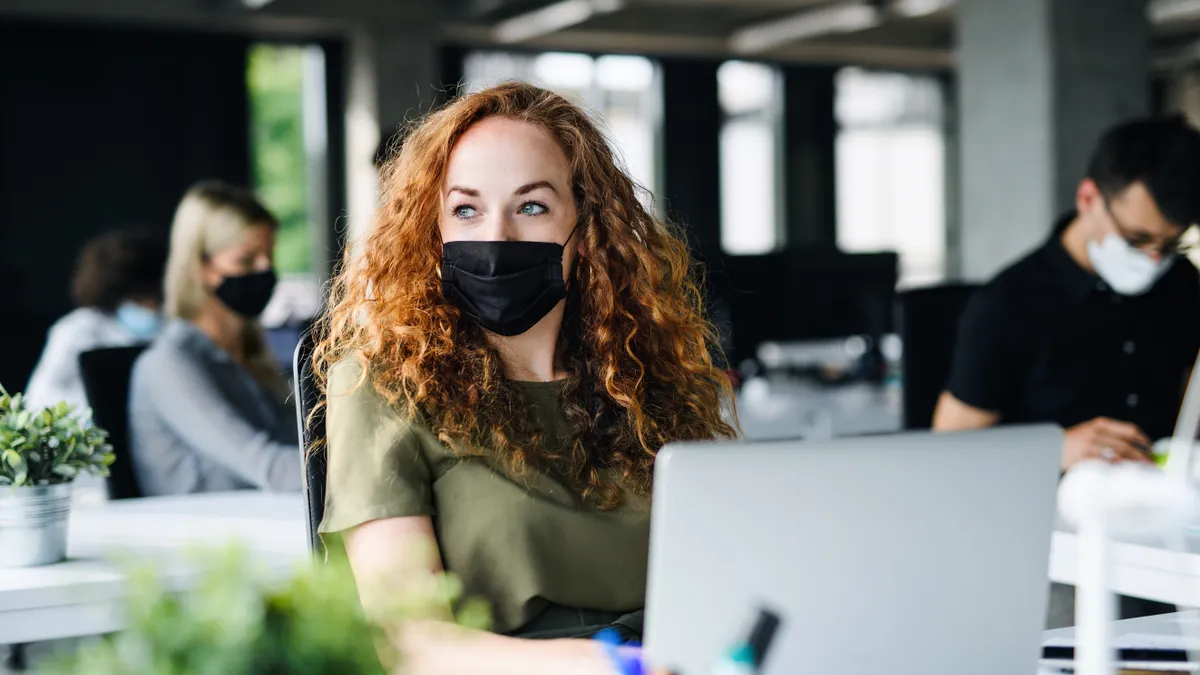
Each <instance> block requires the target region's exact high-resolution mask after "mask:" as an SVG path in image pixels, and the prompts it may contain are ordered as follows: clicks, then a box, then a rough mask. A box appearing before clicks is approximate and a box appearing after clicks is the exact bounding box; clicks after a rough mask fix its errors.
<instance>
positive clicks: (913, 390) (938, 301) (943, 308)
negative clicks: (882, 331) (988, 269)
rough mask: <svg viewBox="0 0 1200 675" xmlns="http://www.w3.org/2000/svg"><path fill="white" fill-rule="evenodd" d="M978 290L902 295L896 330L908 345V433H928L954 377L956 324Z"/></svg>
mask: <svg viewBox="0 0 1200 675" xmlns="http://www.w3.org/2000/svg"><path fill="white" fill-rule="evenodd" d="M978 289H979V286H978V285H975V284H947V285H944V286H930V287H927V288H916V289H912V290H908V291H904V292H903V293H900V294H899V295H898V299H899V300H898V310H899V311H898V314H899V316H897V324H898V326H899V329H900V339H901V341H902V343H903V345H904V355H903V357H902V358H901V368H902V369H903V371H904V376H903V377H904V389H903V399H904V428H906V429H928V428H929V427H930V426H932V425H933V412H934V409H935V408H937V401H938V397H940V396H941V394H942V390H943V389H945V387H946V380H947V379H949V377H950V366H951V363H952V362H953V359H954V343H955V341H956V340H957V338H958V323H959V319H960V318H962V313H963V310H964V309H965V308H966V306H967V302H968V301H969V300H970V299H971V295H972V294H974V293H975V291H976V290H978Z"/></svg>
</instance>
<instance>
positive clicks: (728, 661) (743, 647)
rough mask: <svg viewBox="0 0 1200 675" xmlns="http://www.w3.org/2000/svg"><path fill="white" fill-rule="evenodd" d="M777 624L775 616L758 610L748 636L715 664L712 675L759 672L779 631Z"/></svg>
mask: <svg viewBox="0 0 1200 675" xmlns="http://www.w3.org/2000/svg"><path fill="white" fill-rule="evenodd" d="M779 623H780V621H779V616H778V615H777V614H775V613H774V612H771V611H768V610H765V609H759V610H758V618H757V619H756V620H755V621H754V627H753V628H752V629H750V634H749V635H748V636H747V637H746V639H745V640H744V641H742V642H739V643H737V644H735V645H734V646H733V648H732V649H730V650H729V652H728V653H727V654H726V655H725V657H724V658H722V659H721V660H720V661H719V662H717V665H716V668H715V669H714V670H713V673H712V675H755V674H756V673H758V672H760V671H761V670H762V664H763V661H765V660H766V657H767V651H768V650H769V649H770V648H771V642H772V641H773V640H774V639H775V633H776V632H777V631H778V630H779Z"/></svg>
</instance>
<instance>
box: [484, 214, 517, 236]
mask: <svg viewBox="0 0 1200 675" xmlns="http://www.w3.org/2000/svg"><path fill="white" fill-rule="evenodd" d="M486 234H487V237H486V240H487V241H516V239H517V230H516V227H515V223H513V220H512V217H510V216H508V215H496V216H494V217H492V218H489V219H488V224H487V230H486Z"/></svg>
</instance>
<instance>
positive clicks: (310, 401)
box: [292, 331, 326, 555]
mask: <svg viewBox="0 0 1200 675" xmlns="http://www.w3.org/2000/svg"><path fill="white" fill-rule="evenodd" d="M314 346H315V338H314V337H313V333H312V331H308V332H306V333H305V334H304V336H303V337H301V338H300V342H299V343H298V344H297V345H296V353H295V354H294V355H293V358H292V375H293V380H294V381H295V394H296V423H297V424H298V425H299V433H298V434H297V437H298V438H299V439H300V461H301V463H302V464H303V466H304V503H305V507H306V508H307V511H308V514H307V515H308V545H309V548H311V549H312V551H313V553H314V554H318V555H323V553H324V551H325V544H324V542H322V541H321V537H320V535H318V534H317V526H318V525H320V524H321V519H322V518H324V517H325V467H326V462H325V409H324V408H321V409H320V410H319V411H318V412H317V413H316V414H315V415H314V414H313V411H314V410H316V409H317V404H318V403H320V401H321V392H320V391H319V390H318V389H317V383H316V380H315V379H314V377H313V369H312V356H313V347H314Z"/></svg>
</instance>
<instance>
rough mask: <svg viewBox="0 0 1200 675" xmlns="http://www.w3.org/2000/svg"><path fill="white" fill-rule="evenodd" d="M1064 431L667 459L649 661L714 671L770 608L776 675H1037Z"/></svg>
mask: <svg viewBox="0 0 1200 675" xmlns="http://www.w3.org/2000/svg"><path fill="white" fill-rule="evenodd" d="M1061 448H1062V432H1061V430H1059V429H1058V428H1057V427H1052V426H1037V427H1010V428H1003V429H991V430H986V431H973V432H963V433H953V434H931V433H909V434H899V435H893V436H872V437H863V438H854V439H840V440H833V441H824V442H813V443H806V442H802V441H777V442H770V443H753V444H751V443H733V442H730V443H706V444H681V445H673V446H668V447H666V448H664V449H663V451H662V452H661V453H659V457H658V463H657V469H656V472H655V486H654V509H653V514H652V516H651V518H652V525H651V546H650V579H649V588H648V592H647V599H646V611H647V615H646V650H647V653H648V655H649V657H650V659H651V660H652V662H653V663H655V664H658V665H662V666H665V667H670V668H673V669H675V670H676V671H677V672H680V673H682V675H708V673H709V672H710V671H711V667H712V664H713V663H714V662H715V661H716V660H717V659H718V658H719V657H720V656H721V655H722V653H723V652H725V651H726V650H727V649H728V648H729V647H730V646H732V643H733V642H734V641H736V640H737V639H739V638H741V637H742V636H744V634H745V632H746V631H747V630H748V628H749V625H750V623H751V621H752V620H753V618H754V614H755V611H756V610H757V609H758V608H759V607H765V608H767V609H770V610H772V611H774V612H776V613H777V614H779V615H780V617H781V619H782V623H781V625H780V627H779V630H778V633H777V634H776V636H775V640H774V644H773V647H772V648H771V650H770V652H769V653H768V654H767V657H766V661H765V664H764V672H765V673H767V674H768V675H785V674H786V675H795V674H801V673H827V674H832V673H836V674H837V675H879V674H880V673H887V674H888V675H908V674H911V675H962V674H963V673H971V674H972V675H990V674H992V673H995V674H996V675H1022V674H1024V673H1034V672H1036V671H1037V665H1038V658H1039V656H1040V654H1041V644H1042V628H1043V624H1044V622H1045V615H1046V597H1047V590H1048V587H1049V583H1048V581H1047V570H1048V565H1049V562H1048V561H1049V557H1050V538H1051V534H1052V531H1053V527H1054V518H1055V493H1056V491H1057V484H1058V477H1059V456H1060V454H1061Z"/></svg>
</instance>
